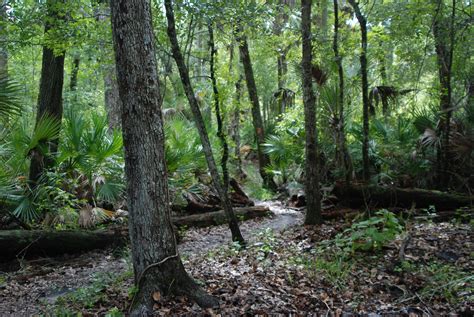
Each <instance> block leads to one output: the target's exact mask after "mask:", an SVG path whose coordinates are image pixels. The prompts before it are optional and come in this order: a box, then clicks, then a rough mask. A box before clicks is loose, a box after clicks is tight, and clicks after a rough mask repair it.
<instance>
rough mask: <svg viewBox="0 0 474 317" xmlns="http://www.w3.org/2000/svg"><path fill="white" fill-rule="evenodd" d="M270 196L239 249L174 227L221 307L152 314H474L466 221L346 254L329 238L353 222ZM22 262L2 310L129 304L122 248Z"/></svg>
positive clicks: (472, 258)
mask: <svg viewBox="0 0 474 317" xmlns="http://www.w3.org/2000/svg"><path fill="white" fill-rule="evenodd" d="M267 204H268V205H269V207H270V208H271V210H272V211H273V212H274V213H275V216H274V217H273V218H265V219H260V220H250V221H246V222H245V223H242V225H241V229H242V232H243V235H244V236H245V238H246V239H247V240H248V241H249V243H248V247H247V248H246V249H241V248H240V247H239V246H238V245H236V244H232V243H229V241H230V234H229V232H228V231H229V230H228V228H227V227H226V226H217V227H211V228H204V229H189V230H187V231H186V232H181V234H184V239H183V241H182V242H181V244H180V246H179V248H180V251H181V254H182V257H183V260H184V263H185V266H186V268H187V269H188V271H189V272H190V274H191V275H192V276H193V277H194V278H195V279H196V280H197V281H198V282H199V283H200V284H202V286H203V287H204V288H205V289H206V290H207V291H208V292H209V293H211V294H213V295H214V296H216V297H218V298H219V299H220V303H221V306H220V308H219V309H214V310H202V309H201V308H199V307H198V306H197V305H196V304H193V303H192V302H189V301H188V300H187V299H185V298H181V297H177V298H166V299H163V298H161V299H160V301H158V302H157V303H156V304H155V308H156V313H157V315H178V314H185V315H202V314H206V315H211V316H213V315H219V314H220V315H241V314H250V315H255V314H263V315H264V314H276V313H283V314H290V313H292V314H305V313H319V314H323V313H324V314H327V313H329V314H334V315H336V316H343V315H345V316H350V315H351V314H361V313H362V314H372V315H371V316H376V315H378V314H383V315H386V314H392V315H396V316H398V315H407V316H416V315H426V316H431V315H443V314H450V313H454V314H459V315H466V316H471V315H472V314H473V311H474V273H473V272H474V238H473V235H472V226H471V225H469V224H462V223H460V222H450V223H447V222H445V223H433V222H431V221H429V220H426V219H425V220H422V221H416V222H415V221H410V222H409V223H407V225H406V227H405V231H404V232H403V233H402V234H401V235H400V236H398V237H397V238H395V239H394V240H393V241H391V242H390V243H389V244H388V245H387V246H386V247H384V248H383V249H381V250H379V251H370V252H369V251H368V252H363V253H360V252H358V253H344V254H343V253H341V252H340V251H334V250H333V249H330V248H329V247H328V246H329V245H330V243H329V244H328V241H329V242H331V241H336V240H337V238H336V235H337V234H338V233H340V232H343V231H344V230H346V229H347V228H348V227H350V223H347V222H345V221H343V220H339V221H332V222H327V223H325V224H323V225H321V226H318V227H314V228H309V227H304V226H302V219H303V212H302V211H297V210H292V209H286V208H284V207H282V206H281V204H279V203H275V202H273V203H267ZM408 237H409V238H408ZM400 251H402V252H400ZM20 264H21V268H20V270H17V271H14V272H0V303H1V305H0V316H12V315H13V316H29V315H39V314H44V315H67V314H69V313H71V314H72V313H77V312H80V313H82V315H84V316H93V315H101V316H102V315H106V314H108V315H109V316H120V314H119V313H120V312H126V311H127V307H128V305H129V304H130V298H131V294H132V293H133V276H132V271H131V264H130V260H129V252H128V250H106V251H104V250H102V251H95V252H89V253H86V254H83V255H80V256H75V257H72V256H71V257H61V258H48V259H37V260H31V261H23V262H21V263H20ZM374 314H375V315H374Z"/></svg>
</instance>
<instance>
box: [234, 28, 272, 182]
mask: <svg viewBox="0 0 474 317" xmlns="http://www.w3.org/2000/svg"><path fill="white" fill-rule="evenodd" d="M242 31H243V30H242V29H241V28H240V26H238V27H237V29H236V37H235V38H236V40H237V43H238V45H239V52H240V61H241V62H242V65H243V67H244V73H245V81H246V82H247V89H248V93H249V98H250V103H251V104H252V120H253V127H254V130H255V136H256V139H257V156H258V167H259V171H260V175H261V176H262V178H263V183H264V184H265V186H267V187H268V188H270V189H273V190H276V184H275V182H274V181H273V177H272V175H271V174H269V173H267V172H266V171H265V168H266V167H267V166H268V165H270V157H269V156H268V154H266V153H264V152H263V149H262V144H264V143H265V130H264V127H263V120H262V114H261V112H260V102H259V101H258V93H257V85H256V84H255V78H254V76H253V68H252V61H251V59H250V53H249V45H248V43H247V37H246V36H245V35H244V34H242Z"/></svg>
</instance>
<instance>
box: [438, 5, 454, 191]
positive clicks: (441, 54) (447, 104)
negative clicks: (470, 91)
mask: <svg viewBox="0 0 474 317" xmlns="http://www.w3.org/2000/svg"><path fill="white" fill-rule="evenodd" d="M433 2H434V3H435V5H436V6H437V10H436V12H435V17H434V21H433V28H432V30H433V37H434V42H435V50H436V60H437V64H438V78H439V91H440V92H439V103H440V111H441V124H440V128H439V133H440V139H441V143H440V147H439V149H438V151H439V154H438V174H439V175H438V176H439V182H440V184H439V185H440V187H441V188H446V187H447V186H448V183H449V178H450V173H449V170H450V167H449V162H450V160H451V157H450V153H449V151H450V145H449V138H450V134H451V131H450V128H451V125H450V123H451V117H452V112H453V111H452V109H451V95H452V87H451V77H452V64H453V53H454V19H455V12H456V1H455V0H453V1H452V15H451V19H447V18H446V17H445V16H444V10H443V8H444V1H441V0H433Z"/></svg>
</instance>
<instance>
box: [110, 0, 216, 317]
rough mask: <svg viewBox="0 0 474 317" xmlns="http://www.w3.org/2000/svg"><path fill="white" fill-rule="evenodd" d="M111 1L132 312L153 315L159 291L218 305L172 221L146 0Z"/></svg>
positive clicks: (149, 6)
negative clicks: (188, 261)
mask: <svg viewBox="0 0 474 317" xmlns="http://www.w3.org/2000/svg"><path fill="white" fill-rule="evenodd" d="M110 7H111V15H112V29H113V38H114V46H115V60H116V65H117V66H116V67H117V78H118V85H119V93H120V98H121V99H122V107H123V109H122V127H123V136H124V146H125V175H126V179H127V197H128V202H127V204H128V208H129V212H130V215H129V234H130V241H131V247H132V261H133V268H134V273H135V283H136V286H137V287H138V292H137V294H136V295H135V297H134V299H133V300H132V306H131V315H132V316H148V315H151V314H152V310H153V297H152V294H153V293H155V292H157V291H158V292H160V294H161V295H167V294H169V293H173V294H181V295H186V296H189V297H190V298H192V299H193V300H195V301H196V302H197V303H198V304H199V305H200V306H203V307H212V306H216V305H217V300H216V299H215V298H214V297H212V296H209V295H207V294H206V293H205V292H204V291H203V290H202V289H201V288H200V287H199V286H198V285H197V284H196V283H195V282H194V281H193V280H192V278H191V277H190V276H189V275H188V274H187V273H186V271H185V269H184V267H183V264H182V262H181V259H180V256H179V254H178V251H177V247H176V241H175V235H174V232H173V227H172V224H171V218H170V204H169V197H168V183H167V171H166V161H165V148H164V142H165V141H164V132H163V118H162V113H161V102H162V100H161V96H160V87H159V81H158V74H157V68H156V67H157V62H156V55H155V44H154V38H155V37H154V34H153V26H152V18H151V5H150V2H149V1H146V0H111V1H110ZM145 83H146V84H145Z"/></svg>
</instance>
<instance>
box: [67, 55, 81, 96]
mask: <svg viewBox="0 0 474 317" xmlns="http://www.w3.org/2000/svg"><path fill="white" fill-rule="evenodd" d="M80 63H81V58H80V56H79V55H75V56H74V58H73V61H72V71H71V80H70V81H69V90H70V91H76V88H77V75H78V74H79V64H80Z"/></svg>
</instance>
